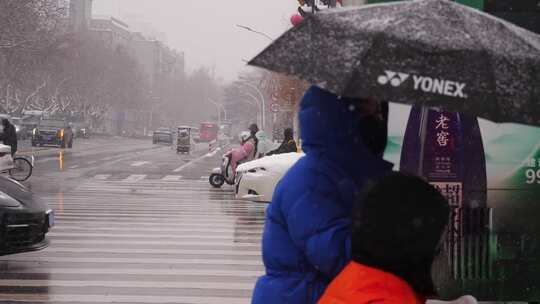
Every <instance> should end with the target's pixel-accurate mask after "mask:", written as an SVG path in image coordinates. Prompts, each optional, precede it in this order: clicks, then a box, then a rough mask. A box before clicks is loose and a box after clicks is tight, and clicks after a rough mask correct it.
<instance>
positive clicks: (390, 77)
mask: <svg viewBox="0 0 540 304" xmlns="http://www.w3.org/2000/svg"><path fill="white" fill-rule="evenodd" d="M385 73H386V75H381V76H379V79H378V81H379V83H380V84H382V85H385V84H387V83H390V84H391V85H392V86H393V87H399V86H400V85H401V84H402V83H403V82H405V80H407V79H409V74H405V73H398V72H393V71H385Z"/></svg>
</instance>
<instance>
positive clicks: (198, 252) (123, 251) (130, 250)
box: [0, 247, 261, 286]
mask: <svg viewBox="0 0 540 304" xmlns="http://www.w3.org/2000/svg"><path fill="white" fill-rule="evenodd" d="M47 252H51V253H52V252H54V253H105V254H110V253H115V254H154V255H155V254H175V255H181V254H184V255H190V254H191V255H201V254H204V255H228V256H241V257H245V256H252V257H253V256H255V257H258V256H260V255H261V251H260V249H258V248H255V249H253V250H252V251H247V250H216V249H206V250H204V249H163V248H158V249H141V248H137V249H134V248H109V247H107V248H103V247H102V248H97V247H92V248H70V247H67V248H66V247H56V248H55V247H51V248H47ZM0 286H2V284H0Z"/></svg>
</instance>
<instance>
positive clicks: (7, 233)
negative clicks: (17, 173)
mask: <svg viewBox="0 0 540 304" xmlns="http://www.w3.org/2000/svg"><path fill="white" fill-rule="evenodd" d="M53 225H54V212H53V211H52V210H51V209H49V208H48V207H47V205H46V204H45V203H43V202H42V201H41V200H40V199H39V198H38V197H37V196H35V195H34V194H33V193H32V192H31V191H30V190H29V189H28V188H26V187H25V186H23V185H22V184H19V183H18V182H15V181H13V180H11V179H9V178H6V177H3V176H0V255H6V254H12V253H20V252H25V251H33V250H40V249H43V248H45V247H47V245H48V241H47V239H46V237H45V235H46V234H47V232H49V229H50V228H51V227H52V226H53Z"/></svg>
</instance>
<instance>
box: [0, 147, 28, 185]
mask: <svg viewBox="0 0 540 304" xmlns="http://www.w3.org/2000/svg"><path fill="white" fill-rule="evenodd" d="M9 149H10V148H9ZM33 169H34V156H30V160H29V159H28V158H27V157H25V156H15V157H12V156H11V150H9V151H7V149H2V147H0V173H7V174H8V175H9V177H10V178H11V179H13V180H16V181H18V182H24V181H25V180H27V179H28V178H30V176H31V175H32V171H33Z"/></svg>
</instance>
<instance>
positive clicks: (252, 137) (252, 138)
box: [244, 124, 259, 161]
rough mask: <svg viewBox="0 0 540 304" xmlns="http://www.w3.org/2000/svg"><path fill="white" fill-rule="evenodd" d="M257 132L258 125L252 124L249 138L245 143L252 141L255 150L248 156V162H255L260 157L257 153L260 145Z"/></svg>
mask: <svg viewBox="0 0 540 304" xmlns="http://www.w3.org/2000/svg"><path fill="white" fill-rule="evenodd" d="M257 132H259V126H257V124H251V125H250V126H249V137H248V138H247V139H246V140H245V141H244V142H247V141H251V143H252V144H253V146H254V147H255V149H254V150H253V152H252V153H251V154H250V155H249V156H248V158H247V160H248V161H250V160H254V159H256V158H257V156H258V155H259V152H258V151H257V146H258V145H259V139H258V138H257Z"/></svg>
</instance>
